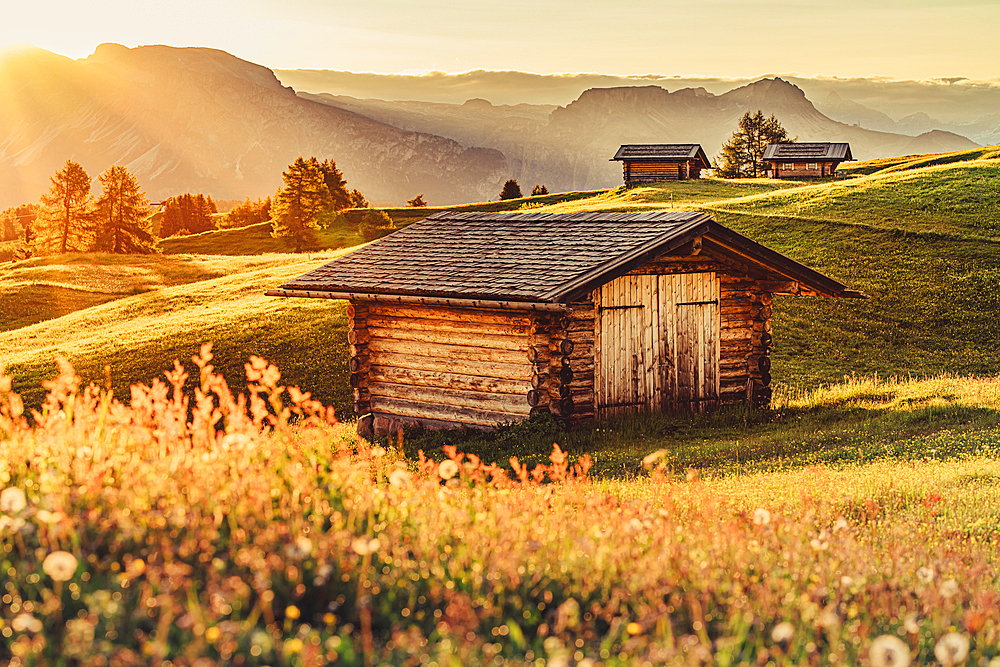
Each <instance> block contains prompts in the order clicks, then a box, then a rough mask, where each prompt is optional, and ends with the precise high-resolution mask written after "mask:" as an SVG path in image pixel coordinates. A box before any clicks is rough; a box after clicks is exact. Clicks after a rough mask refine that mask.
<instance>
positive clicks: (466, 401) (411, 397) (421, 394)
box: [368, 382, 531, 416]
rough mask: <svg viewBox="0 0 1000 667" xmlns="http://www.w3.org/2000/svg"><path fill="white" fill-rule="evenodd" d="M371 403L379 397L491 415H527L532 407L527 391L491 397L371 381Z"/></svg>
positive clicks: (459, 391) (485, 394)
mask: <svg viewBox="0 0 1000 667" xmlns="http://www.w3.org/2000/svg"><path fill="white" fill-rule="evenodd" d="M368 389H369V391H371V396H372V398H371V400H372V401H373V402H374V401H375V399H376V398H377V397H378V398H394V399H399V400H404V401H416V402H419V403H428V404H435V405H447V406H454V407H456V408H474V409H476V410H487V411H492V412H504V413H508V414H523V415H524V416H527V415H528V411H529V410H530V409H531V406H529V405H528V397H527V391H526V392H525V393H524V394H523V395H513V394H490V393H487V392H481V391H464V390H461V389H443V388H439V387H416V386H413V385H406V384H394V383H391V382H372V383H371V385H370V386H369V388H368Z"/></svg>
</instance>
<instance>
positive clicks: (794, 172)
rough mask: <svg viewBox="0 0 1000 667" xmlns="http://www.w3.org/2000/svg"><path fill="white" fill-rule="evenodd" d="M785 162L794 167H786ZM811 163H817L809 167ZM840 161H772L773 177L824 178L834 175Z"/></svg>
mask: <svg viewBox="0 0 1000 667" xmlns="http://www.w3.org/2000/svg"><path fill="white" fill-rule="evenodd" d="M785 164H792V165H794V168H793V169H785V168H784V165H785ZM810 164H815V165H816V167H815V168H813V169H810V168H809V165H810ZM839 164H840V163H839V162H830V161H827V162H791V163H785V162H772V163H771V170H770V171H771V174H772V175H771V178H824V177H827V176H833V175H834V173H836V171H837V165H839Z"/></svg>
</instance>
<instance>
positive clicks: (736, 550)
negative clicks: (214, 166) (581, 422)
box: [0, 151, 1000, 667]
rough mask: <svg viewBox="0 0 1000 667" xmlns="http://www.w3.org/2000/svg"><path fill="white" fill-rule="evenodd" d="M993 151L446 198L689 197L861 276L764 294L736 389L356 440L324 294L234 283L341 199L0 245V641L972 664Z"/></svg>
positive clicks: (176, 655)
mask: <svg viewBox="0 0 1000 667" xmlns="http://www.w3.org/2000/svg"><path fill="white" fill-rule="evenodd" d="M998 164H1000V163H998V161H997V159H996V156H995V154H992V153H990V152H989V151H978V152H977V151H966V152H963V153H961V154H949V155H945V156H914V157H912V158H906V159H900V160H889V161H879V162H877V163H867V164H866V163H862V164H857V165H851V170H852V171H853V172H854V173H856V174H861V175H858V176H857V177H856V178H849V179H845V180H837V181H829V182H821V183H801V182H782V181H736V182H731V181H720V180H713V179H705V180H702V181H698V182H686V183H670V184H657V185H652V186H648V187H640V188H632V189H627V190H626V189H622V188H619V189H615V190H609V191H602V192H586V193H563V194H561V195H551V196H548V197H535V198H525V199H521V200H511V201H506V202H487V203H483V204H477V205H474V206H470V207H469V208H476V207H479V208H480V209H481V208H487V209H488V210H512V209H524V210H534V209H538V210H547V211H560V212H569V211H584V210H649V209H664V208H666V209H669V208H671V207H673V208H678V209H680V208H684V209H697V210H703V211H706V212H710V213H712V214H713V215H715V216H716V217H717V218H718V219H719V221H720V222H722V223H723V224H726V225H728V226H730V227H732V228H733V229H736V230H737V231H739V232H741V233H743V234H746V235H747V236H750V237H751V238H753V239H755V240H758V241H760V242H762V243H764V244H766V245H768V246H770V247H773V248H775V249H776V250H778V251H780V252H783V253H785V254H787V255H789V256H791V257H793V258H795V259H797V260H799V261H802V262H804V263H806V264H808V265H810V266H812V267H815V268H816V269H818V270H820V271H822V272H824V273H827V274H829V275H831V276H832V277H834V278H837V279H839V280H841V281H843V282H845V283H847V284H848V285H849V286H851V287H852V288H855V289H860V290H863V291H865V292H866V293H867V294H868V295H869V296H870V297H871V298H870V299H868V300H834V299H819V298H805V297H797V298H792V297H776V298H775V301H774V322H773V336H774V341H775V342H774V351H773V365H772V375H773V377H774V384H775V396H774V399H773V401H772V406H771V409H770V410H768V411H763V412H761V411H752V410H748V409H746V408H744V407H741V406H733V407H730V408H727V409H724V410H721V411H719V412H716V413H712V414H706V415H635V416H630V417H628V418H618V419H612V420H607V421H604V422H600V423H596V424H593V425H589V426H584V427H580V428H576V429H573V430H567V429H565V428H564V427H563V426H562V425H561V424H560V423H559V422H557V421H554V420H552V419H547V418H540V417H535V418H533V419H531V420H527V421H523V422H520V423H511V424H502V425H499V427H498V428H497V429H496V430H495V431H494V432H491V433H482V432H476V431H469V430H457V431H449V432H425V431H420V430H417V429H408V430H406V431H404V433H403V434H402V435H401V436H399V437H396V438H392V439H391V440H390V439H385V438H383V439H381V440H379V441H376V442H367V441H364V440H361V439H359V438H358V437H357V436H356V434H355V433H354V429H353V424H352V423H351V422H350V419H351V415H350V414H349V410H350V404H351V396H350V387H349V385H348V370H347V361H348V345H347V341H346V325H347V319H346V313H345V304H344V303H343V302H336V301H327V300H318V299H316V300H314V299H283V298H271V297H266V296H264V291H265V290H267V289H268V288H270V287H274V286H276V285H278V284H280V283H282V282H284V281H286V280H288V279H289V278H292V277H294V276H297V275H300V274H302V273H304V272H306V271H308V270H311V269H312V268H315V267H316V266H318V265H320V264H322V263H324V262H327V261H329V260H331V259H333V258H334V257H337V256H339V255H341V254H343V253H346V252H349V251H350V248H349V247H339V246H350V245H354V244H356V243H357V242H359V241H360V239H358V238H352V237H351V236H350V234H356V229H354V230H353V231H352V225H353V224H354V223H353V222H352V221H351V219H350V216H351V215H353V214H350V213H349V214H348V215H347V216H345V217H346V221H343V220H342V221H340V223H338V224H339V225H340V227H341V229H339V230H338V229H336V228H331V229H327V230H324V231H323V232H321V233H320V234H319V235H318V237H317V244H316V245H317V248H316V249H314V250H312V251H309V252H304V253H300V254H292V253H288V252H287V248H286V247H283V246H280V245H277V244H278V240H276V239H272V238H270V235H269V233H268V229H267V226H266V225H259V226H257V227H254V228H245V229H240V230H225V231H217V232H208V233H205V234H199V235H193V236H188V237H182V238H177V239H168V240H165V241H164V242H163V243H162V247H161V249H162V251H163V252H162V254H159V255H152V256H141V257H139V256H125V257H122V256H112V255H57V256H49V257H38V258H33V259H29V260H25V261H20V262H13V263H7V264H4V265H3V269H2V270H0V368H2V369H4V372H3V373H0V536H2V537H3V542H2V544H3V547H2V548H0V571H3V572H4V573H5V577H6V578H5V583H4V586H5V590H4V596H5V597H4V600H3V605H0V635H2V636H3V637H4V641H2V642H0V663H4V664H8V663H9V664H22V665H30V666H36V665H37V666H41V665H46V666H48V665H58V666H63V665H66V666H70V665H73V666H76V665H140V664H156V665H160V666H161V667H179V666H184V667H188V666H190V667H214V666H215V665H219V666H221V665H240V666H241V667H242V666H253V667H258V666H259V667H263V666H264V665H271V666H273V665H288V666H295V667H298V666H306V665H309V666H313V665H315V666H317V667H318V666H319V665H327V664H340V665H351V666H354V665H357V666H359V667H360V666H362V665H363V666H364V667H369V666H372V665H382V664H392V665H407V666H412V667H425V666H426V667H431V666H436V667H451V666H456V667H457V666H459V665H462V666H465V665H471V666H478V665H483V666H485V665H491V666H497V665H519V666H520V665H550V666H553V667H555V666H568V665H574V664H575V665H581V666H583V665H586V666H588V667H596V666H598V665H609V666H617V665H622V666H625V665H628V666H633V665H635V666H640V665H641V666H645V665H660V664H663V665H694V664H697V665H706V664H711V665H727V666H728V665H760V666H774V667H778V666H782V667H793V666H794V667H800V666H802V665H872V666H880V665H893V666H900V665H902V666H905V665H910V664H919V665H924V664H938V665H954V666H957V665H983V666H987V667H988V666H991V665H995V664H997V663H1000V579H998V575H997V572H998V571H1000V569H998V567H1000V553H998V551H997V544H998V543H1000V542H998V538H1000V531H998V526H1000V513H998V510H997V508H998V507H1000V502H998V501H1000V498H998V492H997V488H998V487H997V484H996V481H997V480H998V479H1000V373H998V370H997V369H998V368H1000V343H998V340H997V336H996V333H995V331H996V323H997V322H998V321H1000V243H998V238H997V233H996V232H995V231H994V230H996V229H997V225H998V223H1000V213H998V211H997V208H996V206H997V205H996V197H995V194H991V193H995V188H996V182H997V180H998V179H997V173H996V169H997V166H998ZM991 188H992V189H991ZM436 210H440V209H423V210H416V209H394V210H390V211H388V213H389V215H390V216H391V217H392V218H393V220H394V221H395V222H396V225H397V226H398V227H402V226H405V225H406V224H409V223H411V222H414V221H416V220H418V219H421V218H422V217H423V216H426V215H429V214H430V213H433V212H435V211H436ZM338 235H339V236H338ZM321 246H330V247H328V248H323V247H321ZM338 247H339V249H334V248H338ZM209 342H211V343H212V346H211V347H209V346H208V345H207V343H209ZM57 357H59V358H60V360H59V361H57ZM261 358H264V359H267V360H268V361H269V362H270V363H271V364H274V365H269V364H268V363H267V362H265V361H263V360H262V359H261ZM175 359H177V360H179V362H180V367H175V366H174V360H175ZM87 383H93V385H91V386H89V387H85V386H84V385H86V384H87ZM288 386H298V387H300V388H301V389H302V391H304V392H307V393H305V394H303V393H301V392H297V391H294V390H289V389H286V387H288ZM234 394H242V396H236V395H234ZM326 406H330V407H331V408H332V410H329V409H327V407H326ZM32 411H33V412H32ZM553 443H555V445H554V444H553Z"/></svg>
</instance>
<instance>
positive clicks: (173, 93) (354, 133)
mask: <svg viewBox="0 0 1000 667" xmlns="http://www.w3.org/2000/svg"><path fill="white" fill-rule="evenodd" d="M0 99H2V100H3V103H2V104H0V206H9V205H13V204H18V203H21V202H26V201H34V200H36V199H37V198H38V196H39V194H41V193H42V192H43V191H45V190H46V189H47V188H48V184H49V176H51V175H52V174H54V173H55V172H56V170H57V169H59V168H60V167H61V166H62V164H63V163H64V162H65V161H66V159H68V158H72V159H74V160H76V161H77V162H79V163H80V164H81V165H83V167H84V168H85V169H86V170H87V171H88V172H89V173H90V174H91V176H97V175H98V174H100V173H101V172H102V171H104V169H106V168H107V167H108V166H110V165H112V164H121V165H125V166H126V167H128V168H129V169H130V170H131V171H132V172H133V173H134V174H135V175H136V176H137V177H138V179H139V181H140V183H141V184H142V185H143V187H144V188H145V189H146V191H147V193H148V195H149V196H150V198H152V199H153V200H157V199H162V198H164V197H169V196H171V195H174V194H179V193H183V192H204V193H206V194H211V195H212V196H213V197H215V198H216V199H242V198H243V197H245V196H251V197H257V196H263V195H268V194H271V193H273V192H274V190H275V189H276V188H277V187H278V186H279V185H280V183H281V172H282V170H283V169H285V168H286V167H287V166H288V164H289V163H290V162H292V161H293V160H294V159H295V158H296V157H297V156H299V155H304V156H309V155H315V156H317V157H319V158H321V159H323V158H327V157H329V158H333V159H335V160H336V161H337V163H338V166H339V167H340V168H341V169H342V170H343V171H344V173H345V175H346V177H347V180H348V184H349V186H350V187H356V188H358V189H360V190H361V191H362V192H363V193H365V195H366V196H367V197H368V198H369V199H370V200H373V201H399V200H400V199H401V198H403V197H413V196H414V195H416V194H418V193H420V192H424V193H426V196H428V197H429V198H431V199H433V200H436V201H468V200H482V199H487V198H488V197H489V196H491V195H493V194H495V192H499V188H500V186H501V185H502V183H503V180H504V179H505V178H506V176H507V171H508V168H507V163H506V160H505V159H504V156H503V155H502V154H501V153H500V152H498V151H496V150H490V149H484V148H477V147H465V146H462V145H461V144H459V143H458V142H456V141H454V140H451V139H446V138H444V137H441V136H435V135H428V134H422V133H419V132H412V131H407V130H401V129H399V128H396V127H392V126H391V125H386V124H384V123H380V122H378V121H375V120H372V119H370V118H366V117H364V116H360V115H358V114H355V113H352V112H350V111H345V110H342V109H338V108H335V107H331V106H329V105H324V104H318V103H316V102H313V101H310V100H307V99H303V98H301V97H298V96H297V95H296V94H295V91H293V90H291V89H290V88H286V87H284V86H282V85H281V83H279V81H278V80H277V79H276V78H275V76H274V74H273V72H271V70H269V69H267V68H265V67H261V66H259V65H255V64H252V63H249V62H246V61H244V60H240V59H238V58H235V57H234V56H231V55H229V54H228V53H225V52H222V51H216V50H212V49H203V48H172V47H166V46H145V47H139V48H134V49H127V48H125V47H123V46H118V45H113V44H105V45H102V46H101V47H99V48H98V49H97V50H96V51H95V53H94V54H93V55H92V56H90V57H89V58H87V59H85V60H78V61H74V60H70V59H68V58H64V57H62V56H58V55H56V54H53V53H49V52H47V51H42V50H40V49H28V50H24V51H20V52H18V53H15V54H8V55H7V56H6V57H5V58H3V60H2V61H0Z"/></svg>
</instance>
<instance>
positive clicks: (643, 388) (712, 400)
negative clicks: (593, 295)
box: [594, 273, 721, 418]
mask: <svg viewBox="0 0 1000 667" xmlns="http://www.w3.org/2000/svg"><path fill="white" fill-rule="evenodd" d="M719 299H720V280H719V277H718V276H717V275H716V274H715V273H684V274H673V275H642V276H622V277H621V278H618V279H616V280H613V281H611V282H610V283H607V284H606V285H604V286H603V287H601V289H600V296H599V301H598V304H597V306H598V308H597V310H598V322H597V331H596V338H597V340H596V341H595V355H596V359H595V370H596V372H595V373H594V382H595V385H596V386H595V392H594V395H595V398H596V400H597V417H598V418H602V417H609V416H614V415H618V414H623V413H626V412H637V411H641V410H665V411H696V412H701V411H704V410H705V409H708V408H711V407H714V406H715V404H716V403H717V401H718V397H719V331H720V326H721V315H720V312H721V311H720V307H719Z"/></svg>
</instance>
